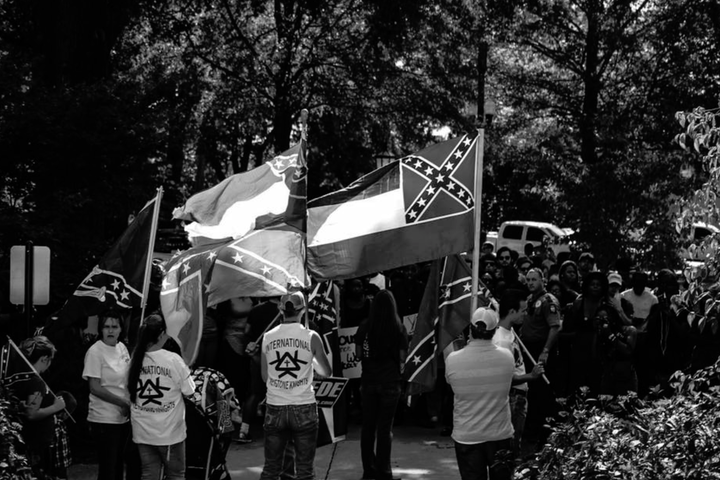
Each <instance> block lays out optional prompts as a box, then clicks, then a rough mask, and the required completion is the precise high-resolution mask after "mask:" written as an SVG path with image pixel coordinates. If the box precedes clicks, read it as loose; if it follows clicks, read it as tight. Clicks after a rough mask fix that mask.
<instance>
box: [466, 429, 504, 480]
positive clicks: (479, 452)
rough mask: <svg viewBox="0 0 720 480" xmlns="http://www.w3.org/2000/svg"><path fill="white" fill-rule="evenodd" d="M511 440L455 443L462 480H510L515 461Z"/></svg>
mask: <svg viewBox="0 0 720 480" xmlns="http://www.w3.org/2000/svg"><path fill="white" fill-rule="evenodd" d="M512 448H513V439H512V438H508V439H505V440H497V441H491V442H483V443H474V444H472V445H466V444H464V443H458V442H455V456H456V457H457V463H458V469H459V470H460V478H461V479H462V480H486V479H490V480H511V479H512V477H513V469H514V465H515V461H514V459H513V456H512Z"/></svg>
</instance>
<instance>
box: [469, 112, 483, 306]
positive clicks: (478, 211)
mask: <svg viewBox="0 0 720 480" xmlns="http://www.w3.org/2000/svg"><path fill="white" fill-rule="evenodd" d="M478 110H480V109H479V108H478ZM484 147H485V128H484V125H483V124H482V123H481V124H480V127H479V128H478V135H477V144H476V145H475V223H474V228H473V232H474V236H473V253H472V297H471V299H470V313H471V314H472V313H473V312H475V310H476V309H477V304H478V298H477V296H478V284H479V283H480V230H481V226H482V208H481V205H482V178H483V150H484Z"/></svg>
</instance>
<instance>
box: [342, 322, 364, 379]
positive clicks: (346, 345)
mask: <svg viewBox="0 0 720 480" xmlns="http://www.w3.org/2000/svg"><path fill="white" fill-rule="evenodd" d="M355 333H357V327H348V328H340V329H338V343H339V345H340V363H341V364H342V373H343V377H345V378H360V375H361V374H362V366H361V365H360V359H359V358H357V355H356V354H355Z"/></svg>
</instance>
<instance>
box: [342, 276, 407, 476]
mask: <svg viewBox="0 0 720 480" xmlns="http://www.w3.org/2000/svg"><path fill="white" fill-rule="evenodd" d="M355 349H356V355H357V357H358V358H359V359H360V360H361V362H362V377H361V392H362V410H363V420H362V433H361V434H360V451H361V457H362V464H363V478H365V479H369V478H373V479H377V480H390V479H392V469H391V467H390V453H391V449H392V426H393V419H394V417H395V409H396V408H397V404H398V400H399V399H400V395H401V392H402V370H403V367H404V365H405V358H406V357H407V350H408V341H407V332H406V331H405V327H404V326H403V324H402V322H401V321H400V317H399V316H398V313H397V305H396V303H395V297H393V294H392V293H390V292H389V291H388V290H381V291H380V292H378V294H377V295H376V296H375V299H374V300H373V302H372V306H371V309H370V316H369V318H368V319H367V320H365V321H363V322H362V323H361V324H360V326H359V327H358V331H357V333H356V334H355ZM376 439H377V445H376Z"/></svg>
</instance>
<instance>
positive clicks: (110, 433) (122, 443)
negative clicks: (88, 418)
mask: <svg viewBox="0 0 720 480" xmlns="http://www.w3.org/2000/svg"><path fill="white" fill-rule="evenodd" d="M88 426H89V427H90V436H91V437H92V440H93V442H95V448H96V450H97V455H98V477H97V478H98V480H123V462H124V458H125V447H126V445H127V443H128V439H129V438H130V422H126V423H96V422H88Z"/></svg>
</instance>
